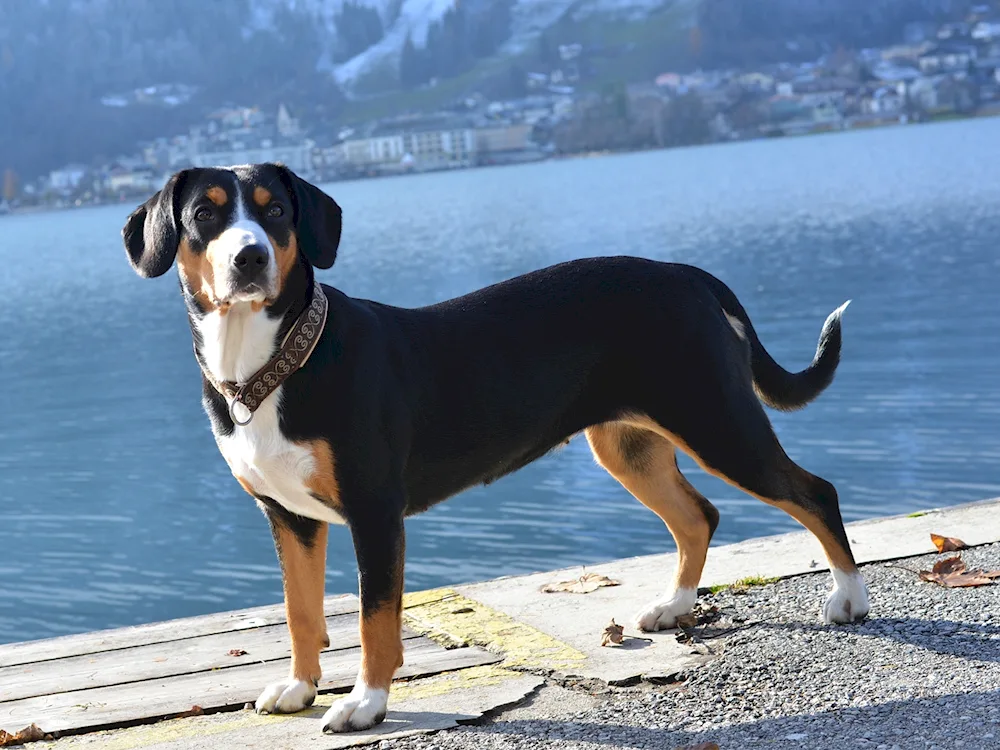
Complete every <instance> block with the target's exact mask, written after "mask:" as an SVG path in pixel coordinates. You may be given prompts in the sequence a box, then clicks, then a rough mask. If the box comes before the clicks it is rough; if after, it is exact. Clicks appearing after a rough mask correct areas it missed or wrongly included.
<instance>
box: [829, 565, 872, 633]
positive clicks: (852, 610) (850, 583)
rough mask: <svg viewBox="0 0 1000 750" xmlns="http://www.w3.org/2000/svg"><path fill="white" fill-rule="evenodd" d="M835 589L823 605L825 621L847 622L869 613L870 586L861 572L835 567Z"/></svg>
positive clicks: (833, 573)
mask: <svg viewBox="0 0 1000 750" xmlns="http://www.w3.org/2000/svg"><path fill="white" fill-rule="evenodd" d="M830 572H831V574H832V575H833V591H831V592H830V595H829V596H828V597H827V598H826V603H825V604H824V605H823V622H825V623H826V624H827V625H831V624H833V623H847V622H855V621H857V620H863V619H864V618H865V617H866V616H867V615H868V587H867V586H866V585H865V579H864V578H862V577H861V574H860V573H846V572H844V571H842V570H837V569H833V570H832V571H830Z"/></svg>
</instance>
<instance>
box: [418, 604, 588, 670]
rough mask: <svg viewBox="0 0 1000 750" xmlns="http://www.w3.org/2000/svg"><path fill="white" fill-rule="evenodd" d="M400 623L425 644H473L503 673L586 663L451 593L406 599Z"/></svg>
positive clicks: (570, 650) (571, 650)
mask: <svg viewBox="0 0 1000 750" xmlns="http://www.w3.org/2000/svg"><path fill="white" fill-rule="evenodd" d="M403 619H404V620H405V621H406V624H407V625H408V626H409V627H410V628H411V629H413V630H416V631H418V632H421V633H423V634H424V635H426V636H427V637H428V638H432V639H435V640H438V641H442V642H445V643H449V642H450V643H452V644H457V643H468V644H474V645H476V646H479V647H481V648H485V649H487V650H488V651H492V652H494V653H498V654H502V655H503V656H504V661H503V667H509V668H513V669H522V670H525V669H545V670H556V671H558V670H566V669H571V668H572V667H573V666H575V665H579V664H580V662H582V661H584V660H585V659H586V658H587V657H586V656H585V655H584V654H583V653H581V652H580V651H577V650H576V649H575V648H573V647H572V646H568V645H566V644H565V643H563V642H562V641H559V640H557V639H556V638H553V637H552V636H550V635H548V634H546V633H543V632H542V631H540V630H536V629H535V628H533V627H531V626H529V625H525V624H524V623H522V622H519V621H517V620H515V619H514V618H513V617H510V616H509V615H506V614H504V613H502V612H498V611H497V610H495V609H491V608H490V607H487V606H486V605H485V604H483V603H482V602H478V601H476V600H475V599H470V598H468V597H466V596H462V595H461V594H459V593H457V592H455V591H453V590H452V589H432V590H430V591H417V592H414V593H412V594H407V595H405V596H404V597H403ZM463 671H470V670H463ZM458 674H459V675H460V674H461V673H458Z"/></svg>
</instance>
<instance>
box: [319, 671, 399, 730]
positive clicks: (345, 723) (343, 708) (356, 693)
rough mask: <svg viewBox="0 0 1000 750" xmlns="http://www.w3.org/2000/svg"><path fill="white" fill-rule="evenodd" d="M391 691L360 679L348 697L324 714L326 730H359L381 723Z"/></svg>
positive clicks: (324, 727)
mask: <svg viewBox="0 0 1000 750" xmlns="http://www.w3.org/2000/svg"><path fill="white" fill-rule="evenodd" d="M388 702H389V691H388V690H382V689H380V688H373V687H368V686H367V685H365V684H364V683H363V682H361V681H360V680H358V682H356V683H354V689H353V690H352V691H351V693H350V695H348V696H347V697H346V698H341V699H340V700H339V701H337V702H336V703H334V704H333V705H332V706H330V710H329V711H327V712H326V714H325V715H324V716H323V731H324V732H359V731H361V730H362V729H370V728H371V727H373V726H375V725H376V724H380V723H381V722H382V719H384V718H385V710H386V705H387V704H388Z"/></svg>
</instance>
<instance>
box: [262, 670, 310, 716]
mask: <svg viewBox="0 0 1000 750" xmlns="http://www.w3.org/2000/svg"><path fill="white" fill-rule="evenodd" d="M315 700H316V686H315V685H313V684H312V683H311V682H308V681H306V680H296V679H294V678H291V677H289V678H288V679H287V680H281V681H280V682H272V683H271V684H270V685H268V686H267V687H266V688H264V692H263V693H261V694H260V697H259V698H258V699H257V702H256V703H255V704H254V710H255V711H256V712H257V713H259V714H293V713H295V712H296V711H301V710H302V709H304V708H309V706H311V705H312V704H313V701H315Z"/></svg>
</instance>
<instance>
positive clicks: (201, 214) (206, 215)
mask: <svg viewBox="0 0 1000 750" xmlns="http://www.w3.org/2000/svg"><path fill="white" fill-rule="evenodd" d="M211 219H212V209H210V208H205V207H204V206H202V207H201V208H199V209H198V210H197V211H195V212H194V220H195V221H211Z"/></svg>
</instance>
